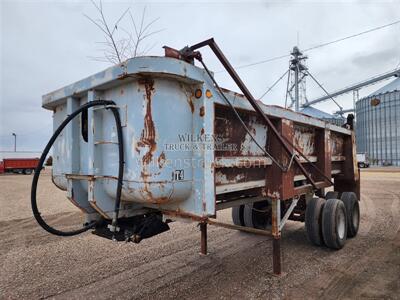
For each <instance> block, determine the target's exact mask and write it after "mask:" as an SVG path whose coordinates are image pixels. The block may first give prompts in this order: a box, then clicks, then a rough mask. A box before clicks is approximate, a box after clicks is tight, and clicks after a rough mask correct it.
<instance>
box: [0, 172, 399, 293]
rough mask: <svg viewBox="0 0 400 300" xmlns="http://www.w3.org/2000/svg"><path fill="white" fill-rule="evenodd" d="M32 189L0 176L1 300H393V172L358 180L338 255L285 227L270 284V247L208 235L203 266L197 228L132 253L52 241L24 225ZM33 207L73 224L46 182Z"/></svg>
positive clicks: (72, 214) (99, 242)
mask: <svg viewBox="0 0 400 300" xmlns="http://www.w3.org/2000/svg"><path fill="white" fill-rule="evenodd" d="M31 179H32V177H31V176H27V175H6V176H0V191H1V193H0V205H1V206H0V207H1V209H0V225H1V229H2V230H1V232H0V266H1V270H0V271H1V272H0V298H2V299H8V298H14V299H17V298H18V299H20V298H29V299H36V298H50V297H51V298H59V299H71V298H80V299H83V298H85V299H86V298H93V299H109V298H118V299H147V298H151V299H154V298H163V299H173V298H174V299H176V298H190V299H204V298H222V299H224V298H237V299H248V298H249V299H259V298H262V299H265V298H290V299H292V298H301V299H309V298H320V297H323V298H325V299H334V298H386V299H391V298H392V299H396V298H397V299H399V298H400V296H399V295H400V279H399V278H400V172H391V173H384V172H365V171H363V172H362V186H361V190H362V199H361V210H362V219H361V228H360V232H359V234H358V236H357V237H356V238H354V239H351V240H349V241H348V242H347V244H346V246H345V248H343V249H342V250H340V251H331V250H329V249H327V248H324V247H320V248H319V247H314V246H311V245H310V244H309V243H308V241H307V239H306V234H305V230H304V224H301V223H296V222H289V224H288V225H287V227H286V229H285V231H284V233H283V243H282V248H283V258H284V264H283V266H284V270H285V272H286V275H285V276H282V277H274V276H272V275H271V274H270V271H271V269H272V265H271V263H272V259H271V252H272V251H271V250H272V249H271V247H272V245H271V241H270V239H269V238H267V237H263V236H256V235H250V234H245V233H241V232H236V231H231V230H227V229H222V228H215V227H210V228H209V251H210V252H211V253H210V254H209V255H208V256H199V254H198V252H199V237H200V235H199V231H198V228H196V225H195V224H183V223H173V224H171V230H170V231H168V232H166V233H164V234H161V235H159V236H156V237H154V238H152V239H149V240H144V241H143V242H142V243H140V244H138V245H137V244H133V243H129V244H126V243H114V242H111V241H109V240H105V239H102V238H99V237H97V236H93V235H92V234H90V233H85V234H83V235H81V236H78V237H72V238H60V237H56V236H52V235H50V234H48V233H46V232H45V231H43V230H42V229H41V228H40V227H39V226H38V225H37V224H36V223H35V221H34V220H33V218H32V216H31V211H30V198H29V194H30V181H31ZM38 198H39V199H40V200H39V201H41V203H42V206H43V208H42V210H43V211H44V214H45V215H46V217H47V219H48V220H49V221H50V222H52V223H53V222H54V224H60V225H61V226H63V225H68V224H69V222H70V220H74V221H75V222H79V218H80V216H79V213H78V212H76V210H75V208H74V207H73V206H71V205H70V204H69V203H68V202H67V201H66V198H65V197H64V193H63V192H62V191H59V190H57V189H56V188H55V187H53V185H52V183H51V182H50V176H49V175H48V173H47V175H46V174H45V176H43V178H42V185H41V188H40V190H39V197H38ZM229 216H230V211H229V210H226V211H223V212H221V213H220V215H219V219H221V220H224V221H229Z"/></svg>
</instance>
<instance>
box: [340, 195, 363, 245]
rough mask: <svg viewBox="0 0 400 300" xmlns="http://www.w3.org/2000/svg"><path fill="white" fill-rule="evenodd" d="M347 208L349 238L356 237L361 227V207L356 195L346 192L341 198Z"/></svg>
mask: <svg viewBox="0 0 400 300" xmlns="http://www.w3.org/2000/svg"><path fill="white" fill-rule="evenodd" d="M340 200H342V201H343V203H344V206H345V207H346V214H347V237H349V238H352V237H355V236H356V235H357V233H358V228H359V226H360V205H359V203H358V199H357V196H356V194H355V193H353V192H344V193H343V194H342V196H341V198H340Z"/></svg>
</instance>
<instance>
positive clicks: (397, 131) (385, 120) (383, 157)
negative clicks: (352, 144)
mask: <svg viewBox="0 0 400 300" xmlns="http://www.w3.org/2000/svg"><path fill="white" fill-rule="evenodd" d="M356 116H357V124H356V135H357V139H356V141H357V151H358V152H360V153H367V154H368V157H369V160H370V163H371V164H375V165H394V166H400V120H399V118H400V78H397V79H395V80H394V81H392V82H391V83H389V84H388V85H386V86H384V87H382V88H381V89H379V90H377V91H376V92H374V93H372V94H371V95H369V96H368V97H365V98H362V99H360V100H359V101H358V102H357V103H356Z"/></svg>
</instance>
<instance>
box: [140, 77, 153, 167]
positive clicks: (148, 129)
mask: <svg viewBox="0 0 400 300" xmlns="http://www.w3.org/2000/svg"><path fill="white" fill-rule="evenodd" d="M139 83H142V84H144V87H145V92H146V96H145V100H146V114H145V116H144V128H143V131H142V135H141V137H140V141H139V142H138V146H139V147H146V146H147V147H148V148H149V150H148V152H147V153H146V154H145V155H144V156H143V159H142V161H143V164H145V165H148V164H149V163H150V162H151V160H152V158H153V153H154V151H155V150H156V148H157V143H156V130H155V126H154V122H153V118H152V114H151V100H152V94H153V92H154V87H153V85H154V81H153V80H150V79H147V80H140V81H139Z"/></svg>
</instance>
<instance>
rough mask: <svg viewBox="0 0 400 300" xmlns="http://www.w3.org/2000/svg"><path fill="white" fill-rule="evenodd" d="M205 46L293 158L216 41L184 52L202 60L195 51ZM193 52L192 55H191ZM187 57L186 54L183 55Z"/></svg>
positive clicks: (309, 179) (286, 145)
mask: <svg viewBox="0 0 400 300" xmlns="http://www.w3.org/2000/svg"><path fill="white" fill-rule="evenodd" d="M204 46H209V47H210V48H211V50H212V51H213V52H214V54H215V56H216V57H217V58H218V60H219V61H220V62H221V64H222V65H223V66H224V68H225V70H226V71H227V72H228V73H229V75H230V76H231V77H232V79H233V80H234V81H235V83H236V84H237V86H238V87H239V89H240V90H241V91H242V93H243V94H244V96H245V97H246V98H247V100H248V101H249V102H250V104H251V106H252V107H253V108H254V110H255V111H256V112H257V113H258V114H259V115H260V116H261V117H262V118H263V119H264V120H265V122H266V123H267V125H268V127H269V128H270V129H271V130H272V132H273V133H274V135H275V136H276V137H277V138H278V140H279V142H280V143H281V145H282V146H283V148H284V149H285V151H286V152H287V154H288V155H289V157H292V156H293V153H292V151H291V149H290V147H289V145H288V144H287V142H286V141H285V139H284V138H283V137H282V136H281V135H280V133H279V132H278V131H277V129H276V128H275V126H274V124H273V123H272V122H271V120H270V119H269V118H268V116H267V115H266V114H265V113H264V112H263V110H262V109H261V107H260V106H259V105H258V103H257V101H256V99H255V98H254V97H253V95H252V94H251V93H250V91H249V89H248V88H247V87H246V85H245V84H244V82H243V81H242V80H241V79H240V77H239V75H238V74H237V73H236V71H235V69H234V68H233V66H232V65H231V64H230V62H229V61H228V59H227V58H226V57H225V55H224V54H223V53H222V51H221V49H220V48H219V47H218V45H217V43H216V42H215V41H214V39H213V38H211V39H208V40H205V41H203V42H200V43H198V44H195V45H193V46H191V47H189V48H188V49H187V48H186V49H184V51H185V52H186V51H187V54H189V55H193V57H194V58H196V59H199V60H201V55H195V53H193V51H194V50H196V49H199V48H202V47H204ZM190 52H191V53H190ZM183 55H185V54H183ZM293 157H294V161H295V163H296V164H297V165H298V166H299V168H300V170H301V172H302V173H303V174H304V176H305V177H306V178H307V179H308V181H309V182H310V183H311V184H312V185H313V187H314V188H315V189H317V186H316V184H315V182H314V180H313V179H312V178H311V176H310V174H308V172H307V170H306V169H305V168H304V167H303V165H302V164H301V162H300V161H299V159H298V158H297V157H296V156H293Z"/></svg>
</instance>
